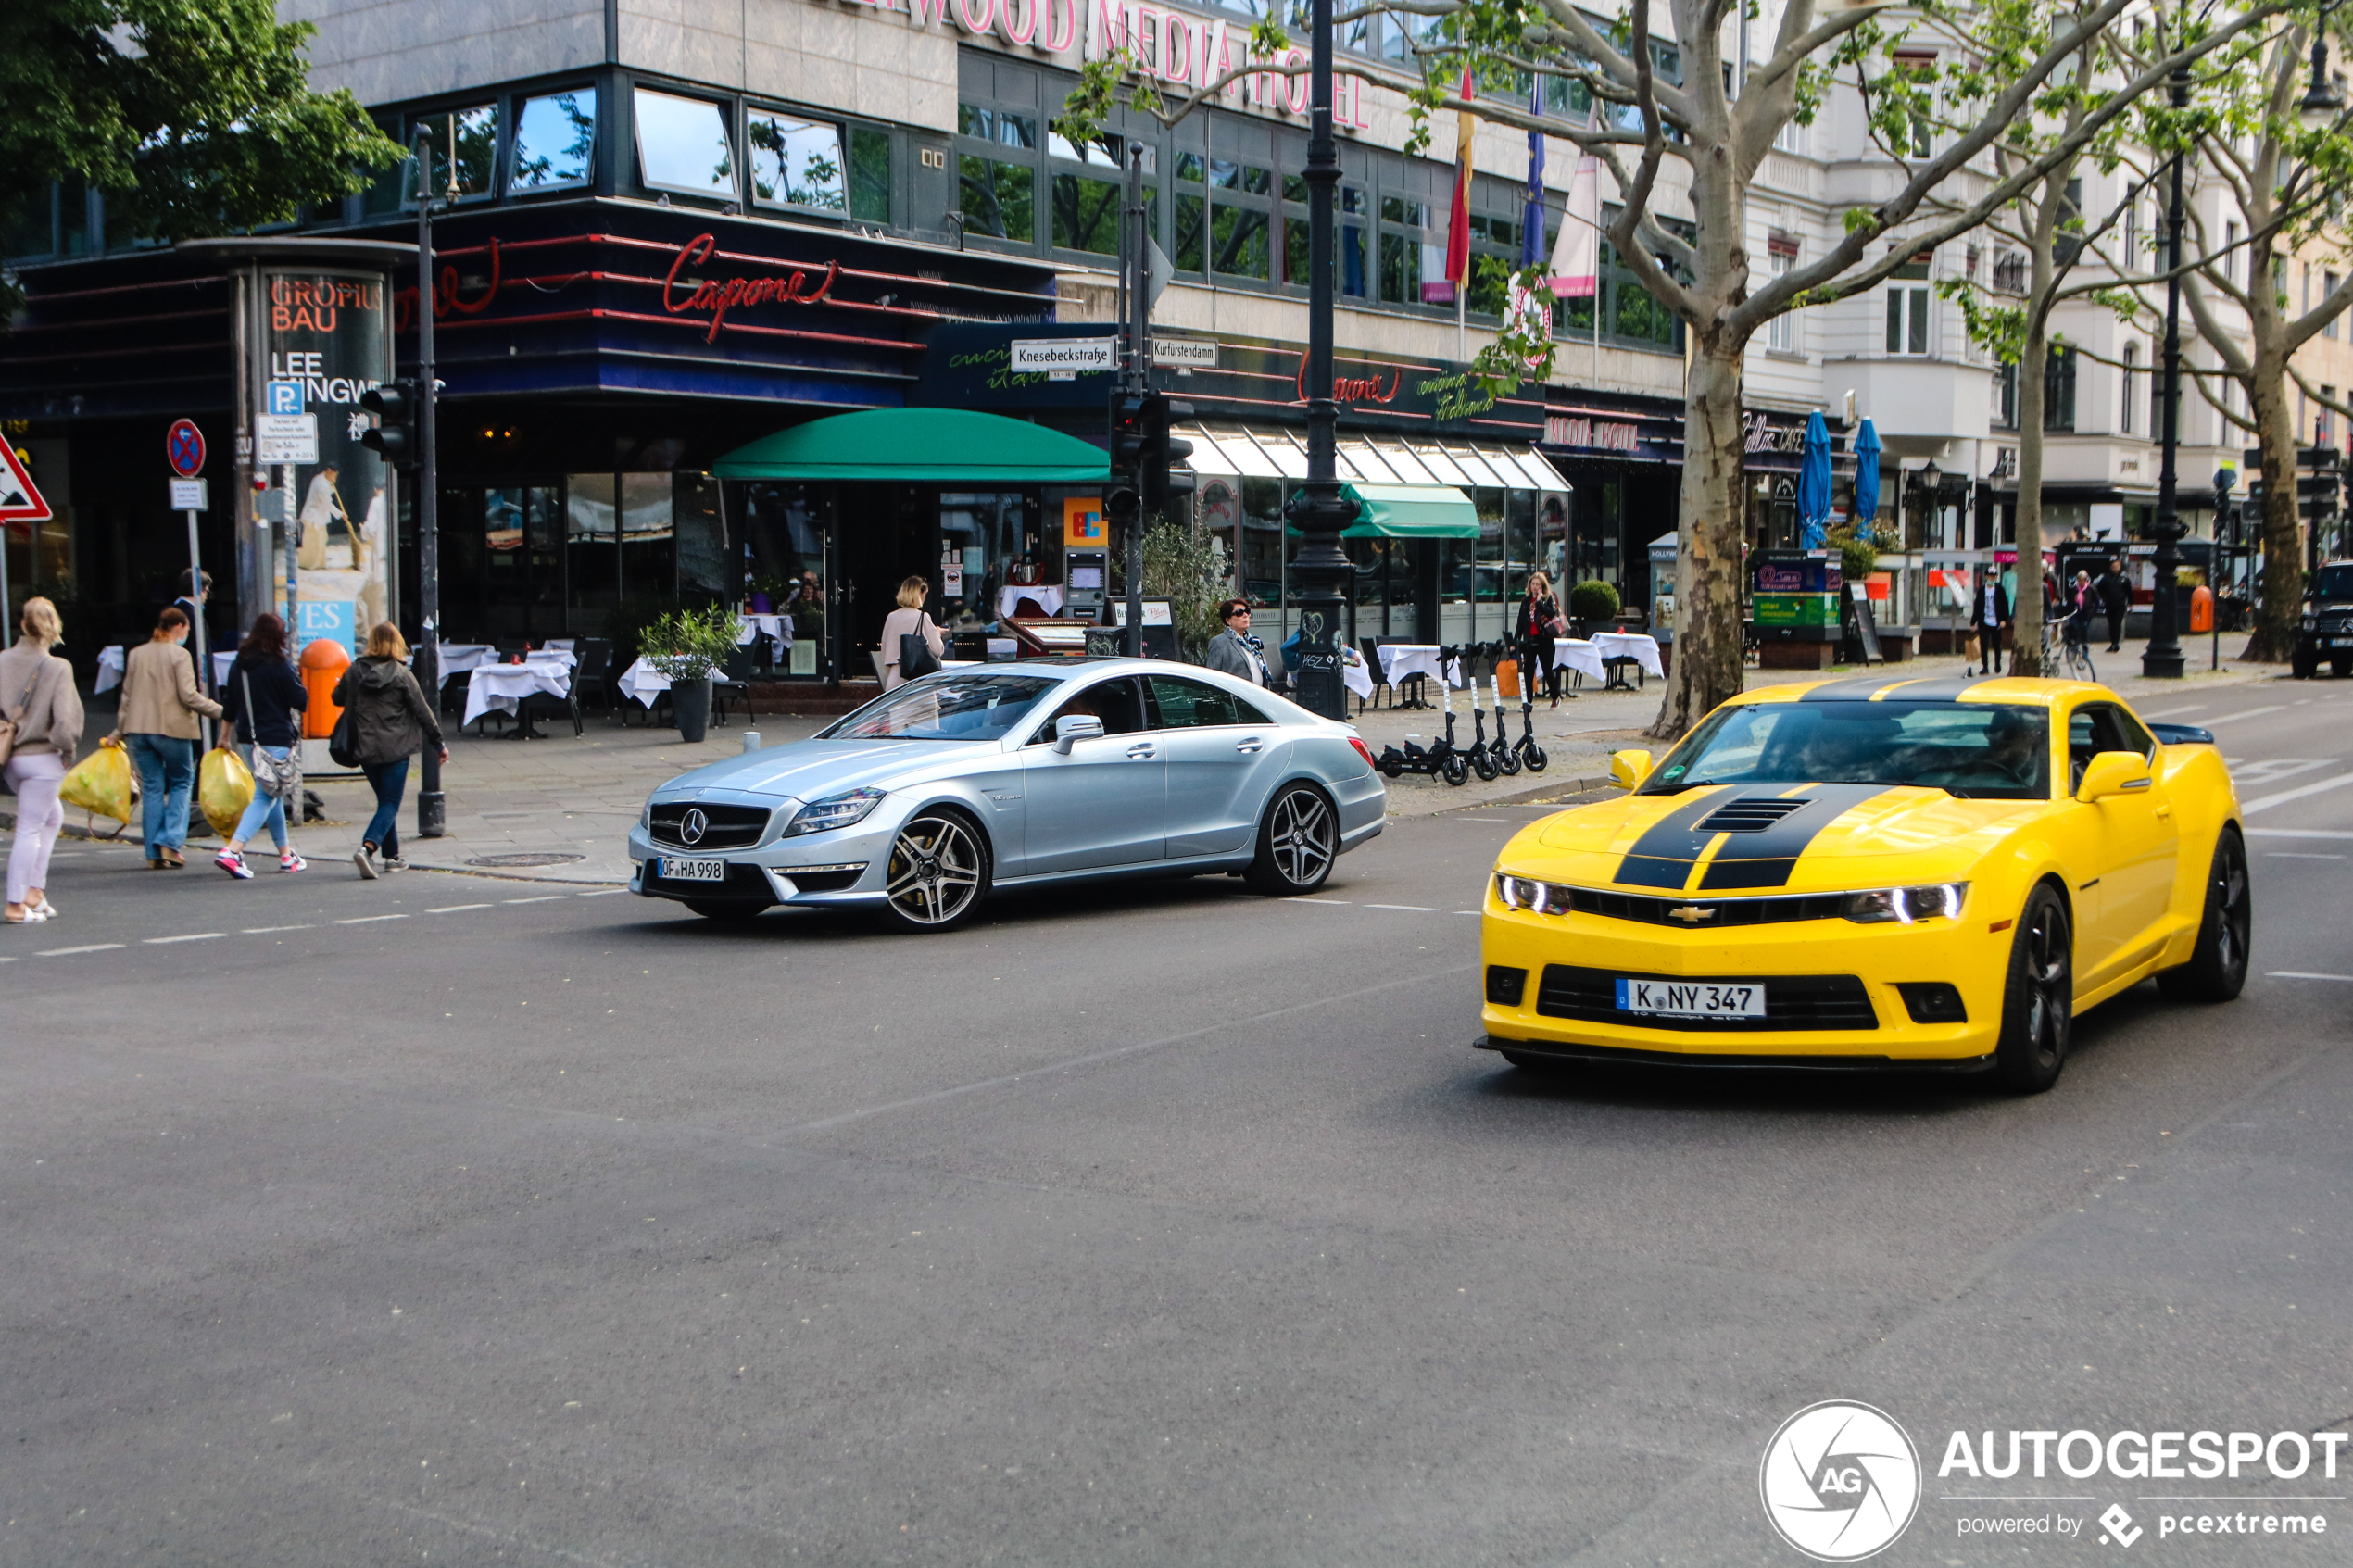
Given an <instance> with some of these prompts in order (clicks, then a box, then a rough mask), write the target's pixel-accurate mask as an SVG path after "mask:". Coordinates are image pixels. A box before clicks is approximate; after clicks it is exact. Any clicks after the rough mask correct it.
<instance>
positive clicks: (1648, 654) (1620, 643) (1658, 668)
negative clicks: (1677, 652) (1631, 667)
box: [1593, 632, 1667, 678]
mask: <svg viewBox="0 0 2353 1568" xmlns="http://www.w3.org/2000/svg"><path fill="white" fill-rule="evenodd" d="M1593 646H1594V648H1595V649H1596V650H1598V651H1599V652H1600V654H1601V656H1602V659H1603V661H1604V664H1606V663H1607V662H1608V661H1609V660H1611V659H1632V660H1633V661H1634V662H1635V663H1636V664H1639V665H1641V666H1642V673H1643V674H1645V675H1656V676H1660V677H1662V678H1663V677H1664V676H1665V675H1666V673H1667V670H1666V667H1665V666H1664V665H1663V664H1662V663H1661V662H1660V661H1659V657H1658V639H1657V638H1656V637H1651V636H1645V635H1643V634H1642V633H1640V632H1596V633H1593Z"/></svg>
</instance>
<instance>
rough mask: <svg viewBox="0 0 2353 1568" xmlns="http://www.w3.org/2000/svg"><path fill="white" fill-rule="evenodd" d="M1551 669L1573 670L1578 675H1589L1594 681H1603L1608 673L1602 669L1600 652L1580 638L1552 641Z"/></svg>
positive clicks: (1558, 638)
mask: <svg viewBox="0 0 2353 1568" xmlns="http://www.w3.org/2000/svg"><path fill="white" fill-rule="evenodd" d="M1553 668H1554V669H1555V670H1574V671H1577V672H1578V673H1579V674H1580V675H1591V676H1592V678H1593V679H1594V680H1596V681H1599V680H1602V679H1604V678H1605V677H1606V675H1607V673H1608V672H1607V671H1604V669H1603V668H1602V655H1601V650H1600V649H1599V648H1596V647H1595V646H1593V645H1592V644H1591V643H1589V642H1587V641H1586V640H1585V639H1584V638H1582V637H1555V638H1554V639H1553Z"/></svg>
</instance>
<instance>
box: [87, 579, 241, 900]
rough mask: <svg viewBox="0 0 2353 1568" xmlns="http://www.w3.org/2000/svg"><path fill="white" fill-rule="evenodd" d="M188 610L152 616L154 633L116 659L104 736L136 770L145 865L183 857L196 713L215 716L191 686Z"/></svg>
mask: <svg viewBox="0 0 2353 1568" xmlns="http://www.w3.org/2000/svg"><path fill="white" fill-rule="evenodd" d="M187 640H188V618H187V616H186V615H185V614H184V613H182V611H181V610H180V609H179V608H177V607H170V608H166V609H165V610H164V612H163V614H162V615H160V616H158V617H157V620H156V629H155V633H154V635H153V636H151V637H150V638H149V639H148V640H147V641H146V642H145V643H143V644H141V645H140V646H137V647H135V648H132V650H131V651H130V654H129V656H128V657H127V658H125V659H124V660H123V668H122V705H121V707H120V709H118V710H117V714H118V716H117V719H116V721H115V729H114V734H113V736H111V737H109V738H112V739H118V740H120V741H121V742H123V744H124V748H125V749H126V750H128V751H129V752H130V754H131V763H132V766H133V767H135V768H137V769H138V770H139V788H140V792H141V794H142V796H143V797H144V800H143V803H142V804H143V807H144V817H143V820H142V822H141V824H140V836H141V838H142V839H143V840H145V845H146V850H147V866H148V869H150V870H152V871H163V870H167V869H168V870H172V871H178V870H180V869H181V868H182V867H184V866H186V865H187V863H188V859H187V857H186V855H185V854H183V853H182V851H184V850H185V849H186V848H187V847H188V795H189V792H190V791H191V789H192V788H193V787H194V786H195V782H196V743H197V742H198V741H199V740H201V739H202V738H203V735H204V726H203V724H202V723H201V722H200V720H202V719H218V718H220V704H219V703H217V702H215V701H213V700H212V698H210V697H208V696H205V695H204V693H202V692H200V691H198V690H197V689H196V672H195V668H194V667H193V666H192V665H190V664H189V662H188V654H187V649H186V648H185V646H183V645H184V644H185V643H186V642H187Z"/></svg>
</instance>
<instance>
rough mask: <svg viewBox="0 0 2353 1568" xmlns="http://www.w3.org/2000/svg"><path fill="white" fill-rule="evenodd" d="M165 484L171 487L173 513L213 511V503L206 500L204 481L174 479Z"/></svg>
mask: <svg viewBox="0 0 2353 1568" xmlns="http://www.w3.org/2000/svg"><path fill="white" fill-rule="evenodd" d="M164 483H167V484H169V485H170V486H171V509H172V510H173V511H175V512H208V511H210V510H211V509H212V503H211V502H209V501H208V500H207V499H206V498H205V485H204V481H203V480H201V479H172V480H166V481H165V482H164Z"/></svg>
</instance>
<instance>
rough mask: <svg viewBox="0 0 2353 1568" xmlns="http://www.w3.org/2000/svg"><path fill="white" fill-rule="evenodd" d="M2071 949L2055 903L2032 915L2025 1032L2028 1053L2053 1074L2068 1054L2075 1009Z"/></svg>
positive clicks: (2063, 918) (2064, 922) (2063, 917)
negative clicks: (2070, 1025) (2071, 1018)
mask: <svg viewBox="0 0 2353 1568" xmlns="http://www.w3.org/2000/svg"><path fill="white" fill-rule="evenodd" d="M2073 946H2074V944H2073V941H2072V938H2071V935H2070V932H2069V931H2068V928H2067V915H2066V912H2065V911H2064V910H2062V909H2060V908H2059V907H2058V905H2057V902H2056V901H2051V902H2046V903H2045V904H2043V905H2042V906H2041V907H2040V908H2038V909H2035V910H2034V911H2033V915H2032V924H2031V925H2029V926H2028V927H2027V932H2026V983H2027V985H2028V987H2029V994H2028V997H2027V1002H2026V1007H2027V1013H2026V1029H2027V1042H2028V1049H2029V1050H2030V1051H2032V1054H2033V1059H2034V1063H2035V1065H2036V1066H2037V1067H2038V1068H2041V1069H2043V1070H2045V1071H2052V1070H2055V1069H2056V1068H2057V1065H2058V1060H2059V1058H2060V1057H2061V1056H2063V1055H2064V1054H2065V1053H2066V1051H2067V1035H2068V1025H2069V1023H2070V1014H2071V1013H2072V1011H2073V1010H2074V1007H2075V977H2074V959H2073Z"/></svg>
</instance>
